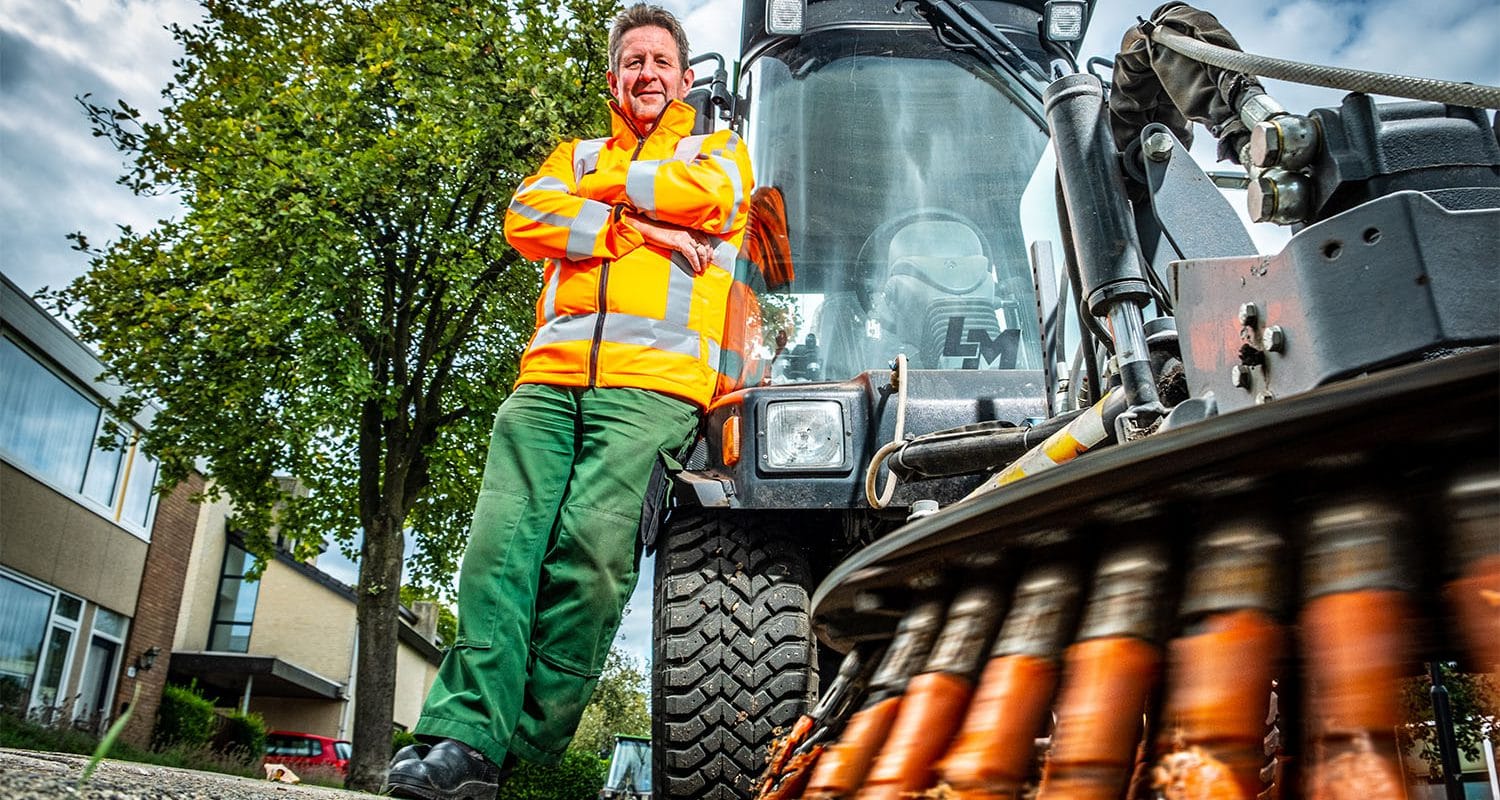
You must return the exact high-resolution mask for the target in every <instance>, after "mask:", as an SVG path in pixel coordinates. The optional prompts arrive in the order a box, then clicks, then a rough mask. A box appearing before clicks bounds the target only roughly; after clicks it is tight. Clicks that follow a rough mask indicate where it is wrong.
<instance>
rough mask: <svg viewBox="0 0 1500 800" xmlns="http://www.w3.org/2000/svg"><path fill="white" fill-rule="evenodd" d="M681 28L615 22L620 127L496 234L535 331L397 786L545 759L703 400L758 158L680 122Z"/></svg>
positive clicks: (481, 789) (537, 190) (549, 180)
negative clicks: (536, 289) (530, 304)
mask: <svg viewBox="0 0 1500 800" xmlns="http://www.w3.org/2000/svg"><path fill="white" fill-rule="evenodd" d="M687 56H688V45H687V37H686V35H685V34H684V33H683V31H682V27H681V25H680V24H678V22H677V20H676V19H675V18H674V17H673V16H672V15H671V14H670V13H668V12H667V11H665V10H663V9H661V8H659V7H656V6H647V5H637V6H633V7H631V8H628V9H626V10H625V11H624V12H622V13H621V14H620V16H619V17H618V18H616V20H615V23H614V26H613V27H612V29H611V31H610V37H609V72H608V74H607V77H608V81H609V90H610V94H611V96H612V97H613V102H612V103H611V104H610V110H611V114H612V133H611V135H610V136H609V137H607V138H604V139H594V140H589V141H577V140H574V141H569V142H565V143H563V144H562V145H560V146H559V147H558V148H557V149H556V150H555V151H553V153H552V155H551V156H549V157H548V158H547V160H546V161H545V162H544V163H543V164H542V166H541V169H540V170H539V171H538V172H537V174H536V175H533V176H531V177H529V178H527V179H526V180H524V181H523V182H522V184H521V188H520V189H519V190H518V191H517V192H516V195H515V198H514V200H512V202H511V205H510V209H509V211H508V212H507V214H506V218H505V232H506V238H507V239H508V240H509V241H510V243H511V244H512V245H513V246H514V247H515V248H516V249H517V250H519V251H520V252H521V253H522V254H523V255H525V256H527V257H528V258H534V259H545V260H546V269H545V272H544V280H543V289H542V295H541V297H540V298H539V299H538V301H537V329H536V332H535V334H534V335H533V337H532V340H531V343H530V345H529V346H528V347H527V349H526V352H525V354H524V355H523V356H522V358H521V374H520V379H519V380H518V382H517V384H518V385H517V386H516V389H515V391H514V392H512V394H511V395H510V396H509V397H508V398H507V399H506V401H505V403H504V404H503V405H502V406H501V408H500V411H499V413H498V414H497V415H496V417H495V426H494V431H493V435H492V437H491V441H490V451H489V460H488V463H487V464H486V466H485V474H484V483H483V486H482V488H481V491H480V495H479V501H478V504H477V505H476V506H475V509H474V521H473V526H472V528H471V530H470V538H469V544H468V547H467V549H466V550H465V552H464V558H463V565H462V567H461V568H460V571H459V588H458V637H457V641H456V642H455V644H454V647H453V649H452V650H451V651H450V652H449V653H448V655H447V657H446V658H445V659H444V661H443V664H442V667H441V668H440V669H439V671H438V676H437V680H436V682H435V683H434V684H433V687H432V691H431V693H430V694H429V695H428V697H427V701H426V704H425V705H424V707H423V710H422V716H421V719H420V720H419V721H418V722H417V726H416V733H417V735H418V736H419V737H422V738H423V739H424V740H426V741H436V742H437V743H436V744H432V745H428V744H422V745H414V746H412V747H408V748H403V749H402V751H401V752H399V753H397V754H396V757H395V758H394V759H393V760H392V762H391V769H390V773H389V778H388V783H389V790H390V793H391V794H393V795H396V796H399V797H416V798H424V799H425V800H431V799H432V798H446V797H476V798H477V797H485V798H489V797H493V796H494V795H495V792H496V789H497V787H498V785H499V783H500V782H501V781H502V780H503V779H504V775H505V774H507V773H508V772H509V767H510V766H511V765H512V764H513V763H514V761H515V760H516V758H517V757H520V758H524V759H527V760H530V761H538V762H542V763H555V762H556V761H557V760H558V759H559V758H560V757H561V756H562V753H563V750H564V749H565V748H566V747H567V744H568V741H569V740H570V739H571V738H572V735H573V732H574V730H575V729H576V728H577V725H578V719H579V716H580V715H581V714H582V713H583V708H584V705H585V704H586V703H587V702H588V699H589V696H590V695H591V694H592V693H593V690H594V685H595V683H596V682H597V680H598V676H599V672H600V669H601V668H602V666H603V664H604V659H605V656H606V655H607V654H608V652H609V648H610V644H611V641H612V640H613V638H614V635H615V631H616V630H617V629H618V627H619V623H620V615H621V613H622V611H623V609H624V606H625V602H626V600H627V599H628V598H629V597H630V593H631V591H632V589H633V588H634V586H635V582H636V575H637V570H638V567H639V563H640V554H641V547H640V543H639V537H638V532H639V530H640V526H641V524H642V522H643V520H642V516H643V512H642V504H643V499H644V497H645V495H646V492H647V490H648V483H650V476H651V473H652V468H653V467H654V466H655V465H656V463H657V461H658V459H659V457H660V454H662V453H672V452H679V451H681V450H682V449H684V448H685V447H686V446H687V444H689V443H690V442H691V441H692V437H693V434H694V432H695V430H696V428H697V424H698V415H699V413H700V411H701V410H702V409H703V407H704V406H706V405H707V404H708V402H709V400H710V399H711V398H712V394H713V391H714V386H715V383H716V380H717V378H718V372H717V368H718V357H719V350H720V347H721V344H720V343H721V337H722V331H723V328H724V314H725V298H726V296H727V294H728V292H729V288H730V285H731V283H732V282H733V277H732V269H733V263H734V255H735V252H736V250H737V248H738V246H739V245H740V242H741V239H742V237H743V232H744V226H745V220H746V218H747V216H748V210H749V206H748V195H749V191H750V189H751V188H752V185H753V180H752V177H751V173H750V165H749V157H748V153H747V152H746V148H745V146H744V145H743V144H742V143H741V142H740V140H739V138H738V137H737V136H736V135H734V134H733V133H731V132H729V131H721V132H718V133H714V134H710V135H708V136H691V135H690V134H691V132H692V127H693V121H694V112H693V109H692V108H691V107H690V106H688V105H687V104H685V103H683V102H682V98H683V97H684V96H685V95H686V94H687V91H688V89H689V88H690V87H691V86H692V82H693V73H692V70H690V69H688V68H687Z"/></svg>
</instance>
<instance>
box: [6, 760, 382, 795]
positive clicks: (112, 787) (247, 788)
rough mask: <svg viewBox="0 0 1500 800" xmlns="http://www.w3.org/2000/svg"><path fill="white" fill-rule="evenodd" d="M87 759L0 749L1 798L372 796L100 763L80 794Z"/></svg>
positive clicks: (124, 762)
mask: <svg viewBox="0 0 1500 800" xmlns="http://www.w3.org/2000/svg"><path fill="white" fill-rule="evenodd" d="M87 764H88V757H87V756H78V755H72V754H68V753H38V752H34V751H31V750H11V749H8V748H0V797H3V798H6V800H41V799H42V798H45V799H46V800H53V799H54V798H78V799H79V800H148V799H149V800H358V799H359V798H363V799H364V800H372V799H373V798H374V795H369V794H362V793H359V792H345V791H341V790H338V789H325V788H322V787H319V786H301V785H297V786H292V785H288V784H284V783H273V782H271V781H257V780H252V779H250V778H241V777H238V776H234V775H220V774H218V773H216V772H197V771H195V770H190V769H173V768H171V767H157V766H152V765H150V764H137V763H134V762H131V761H114V760H111V759H105V760H104V761H103V762H102V763H100V765H99V768H98V769H97V770H95V771H94V774H93V775H92V776H91V777H90V778H89V782H88V783H87V784H86V785H84V787H83V789H81V790H80V789H77V788H76V786H77V784H78V776H80V775H82V774H83V768H84V766H85V765H87Z"/></svg>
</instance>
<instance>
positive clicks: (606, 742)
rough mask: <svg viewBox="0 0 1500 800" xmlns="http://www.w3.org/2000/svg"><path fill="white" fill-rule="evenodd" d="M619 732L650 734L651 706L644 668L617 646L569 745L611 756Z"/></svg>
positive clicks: (610, 652)
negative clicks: (648, 700) (647, 694)
mask: <svg viewBox="0 0 1500 800" xmlns="http://www.w3.org/2000/svg"><path fill="white" fill-rule="evenodd" d="M618 733H624V734H629V735H632V736H650V735H651V708H650V703H648V702H647V699H646V673H645V670H644V669H643V668H642V667H641V664H640V662H638V661H636V660H635V659H634V658H631V657H630V656H628V655H626V654H625V653H622V652H620V650H619V649H618V648H615V649H612V650H610V651H609V656H608V657H607V658H606V659H605V661H604V669H603V670H601V671H600V673H599V684H598V687H597V688H596V689H595V690H594V696H593V698H592V699H590V700H589V704H588V705H587V706H586V707H584V709H583V718H582V719H581V720H580V721H579V723H578V732H577V733H576V734H574V736H573V742H572V744H570V745H568V749H570V750H582V751H584V752H586V753H592V754H593V755H596V756H605V757H608V755H609V754H610V753H611V752H612V751H613V750H614V747H615V734H618Z"/></svg>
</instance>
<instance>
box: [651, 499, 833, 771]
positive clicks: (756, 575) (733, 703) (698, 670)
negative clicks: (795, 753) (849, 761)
mask: <svg viewBox="0 0 1500 800" xmlns="http://www.w3.org/2000/svg"><path fill="white" fill-rule="evenodd" d="M752 519H754V520H761V519H767V520H768V521H769V519H771V518H763V517H752V516H750V515H748V514H745V513H743V512H742V513H738V514H736V513H723V512H718V513H715V512H704V511H693V512H688V513H683V512H682V511H680V510H679V511H678V512H677V513H676V514H675V515H674V517H673V519H672V520H670V521H669V522H668V523H667V524H665V525H664V526H663V530H662V532H661V535H660V536H659V537H658V543H657V553H656V603H655V607H654V610H655V616H654V631H653V633H654V636H653V637H652V638H653V640H654V642H653V653H654V664H653V665H652V670H651V675H652V678H651V704H652V713H651V729H652V730H651V734H652V746H651V752H652V755H653V759H652V760H653V769H654V778H655V780H654V781H653V786H654V787H655V791H656V796H657V797H663V798H673V799H674V800H675V799H677V798H682V799H684V800H686V799H688V798H691V799H692V800H741V799H742V798H749V797H750V787H751V784H752V783H753V781H754V780H755V779H756V777H758V776H759V775H760V772H761V770H762V768H764V766H765V757H766V748H767V747H768V746H769V745H770V743H771V740H772V739H773V738H774V737H775V736H776V734H777V733H780V732H783V731H786V730H788V729H790V728H791V726H792V723H794V722H796V720H797V717H798V716H799V715H800V714H801V713H802V712H803V711H804V710H805V709H806V708H807V704H808V702H809V701H810V699H811V697H812V695H813V694H814V693H815V692H816V689H817V685H816V680H817V679H816V674H817V673H816V672H815V671H814V670H813V669H812V667H813V665H814V664H815V663H816V662H815V660H814V659H815V658H816V655H815V653H816V648H815V647H814V645H813V640H812V625H811V621H810V617H809V614H808V584H809V583H810V582H811V579H810V572H809V569H808V563H807V556H806V554H805V553H804V552H802V551H801V550H800V549H798V548H797V547H796V546H795V545H794V544H793V543H792V541H791V540H790V539H789V538H787V537H786V536H784V535H782V534H781V533H780V532H776V531H769V532H768V531H767V530H766V528H771V527H780V526H769V525H765V526H760V529H758V530H751V525H750V524H749V523H750V521H751V520H752Z"/></svg>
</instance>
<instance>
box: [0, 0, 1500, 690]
mask: <svg viewBox="0 0 1500 800" xmlns="http://www.w3.org/2000/svg"><path fill="white" fill-rule="evenodd" d="M1159 1H1160V0H1099V2H1098V9H1097V10H1096V12H1095V16H1094V19H1093V23H1092V25H1091V26H1090V32H1089V36H1088V38H1087V39H1086V40H1085V42H1084V46H1083V54H1084V56H1085V57H1087V56H1090V55H1102V56H1106V57H1108V56H1112V55H1113V54H1114V51H1115V49H1116V47H1117V46H1118V45H1119V41H1120V36H1121V34H1122V33H1123V32H1124V30H1125V28H1126V27H1127V26H1128V25H1129V24H1130V23H1131V22H1133V21H1134V19H1135V17H1137V16H1146V15H1148V14H1150V12H1151V10H1152V9H1153V8H1154V7H1155V6H1156V5H1157V4H1158V2H1159ZM662 4H663V5H665V6H666V7H667V8H668V9H669V10H671V11H673V12H674V13H676V14H678V16H679V17H680V18H681V19H682V20H683V22H684V27H685V28H686V29H687V32H688V37H689V40H690V41H691V42H692V45H693V48H692V50H693V54H694V55H698V54H701V53H706V52H719V53H721V54H723V55H724V56H725V57H726V58H727V59H729V60H730V61H733V60H734V56H735V54H736V52H737V48H738V42H739V19H740V13H739V4H738V3H737V2H734V1H733V0H664V2H663V3H662ZM1198 5H1199V7H1201V8H1204V9H1207V10H1209V11H1212V12H1214V13H1215V14H1216V15H1217V16H1218V17H1219V19H1220V21H1221V22H1223V23H1224V25H1225V27H1227V28H1228V29H1229V30H1230V31H1231V32H1232V33H1233V34H1234V35H1235V37H1236V39H1238V41H1239V43H1240V45H1241V47H1242V48H1243V49H1245V50H1246V51H1249V52H1253V53H1259V54H1263V55H1269V56H1276V57H1280V58H1289V59H1296V60H1301V61H1310V62H1315V63H1322V64H1331V65H1337V66H1347V67H1354V68H1359V69H1368V70H1380V71H1386V72H1397V73H1402V74H1407V75H1417V76H1422V77H1429V78H1443V79H1449V80H1464V81H1473V82H1477V83H1484V84H1489V85H1500V59H1497V58H1495V55H1494V42H1495V31H1500V2H1497V1H1496V0H1286V1H1285V2H1270V3H1262V2H1245V0H1200V1H1199V2H1198ZM199 16H200V8H199V5H198V3H197V2H195V0H0V271H3V272H4V273H5V274H6V275H7V276H8V277H9V278H10V279H11V280H12V281H14V282H15V283H16V284H17V285H18V286H19V287H20V288H21V289H22V290H23V291H26V292H28V293H34V292H37V291H39V290H41V289H42V288H44V287H53V288H56V287H60V286H63V285H66V284H67V283H68V282H69V281H71V280H73V279H74V278H76V277H77V276H79V275H80V274H82V273H83V272H84V271H85V270H86V269H87V266H88V265H87V262H86V260H85V258H84V257H83V255H82V254H80V253H77V252H75V251H73V250H72V249H71V247H70V242H69V241H68V240H67V239H66V238H65V237H66V235H67V234H68V233H70V232H73V231H79V232H82V233H84V234H86V235H87V236H88V237H89V238H90V240H91V241H92V242H93V243H95V244H96V245H97V244H103V243H104V242H105V241H108V240H111V239H114V238H116V236H115V233H116V230H117V226H120V225H130V226H132V227H134V228H135V229H137V230H143V229H147V228H150V227H152V226H153V225H154V223H155V221H156V220H158V219H161V218H164V217H170V216H173V215H174V214H176V213H177V206H176V204H175V202H173V201H172V200H171V199H170V198H164V197H136V196H133V195H132V194H131V193H130V192H129V191H128V190H127V189H125V188H124V187H121V186H119V185H116V184H115V178H117V177H118V176H119V175H120V174H121V173H123V172H124V170H125V165H124V163H123V161H122V159H121V157H120V155H119V154H118V153H116V152H115V151H114V150H113V149H112V148H111V147H110V146H109V145H108V143H107V142H106V141H105V140H103V139H97V138H94V137H92V136H91V135H90V132H89V126H88V121H87V119H86V118H85V116H84V114H83V112H82V109H81V107H80V106H79V104H78V102H77V101H76V100H75V99H74V98H75V97H77V96H80V95H83V94H86V93H87V94H92V95H93V97H94V99H95V100H104V101H113V100H115V99H122V100H124V101H126V102H127V103H129V104H130V105H132V106H135V107H137V108H140V109H142V110H143V111H146V112H147V113H148V115H149V114H150V112H152V111H154V110H155V109H157V108H158V107H159V106H160V105H161V97H160V90H161V87H162V86H164V85H165V84H166V83H167V81H168V80H169V79H170V78H171V74H172V71H173V69H172V60H173V59H174V58H177V57H179V56H180V55H181V51H180V48H178V47H177V46H176V45H175V43H174V42H173V41H172V38H171V36H170V35H169V34H168V33H167V32H166V30H165V26H167V25H168V24H170V23H173V22H177V23H183V24H187V23H191V22H193V21H195V20H197V19H198V18H199ZM1266 83H1267V89H1268V90H1269V91H1270V92H1271V94H1272V95H1273V96H1275V97H1276V98H1277V99H1278V100H1279V101H1280V102H1281V103H1282V105H1284V106H1285V107H1287V108H1288V109H1290V110H1293V111H1305V110H1307V109H1310V108H1313V107H1315V106H1319V105H1332V104H1336V103H1337V102H1338V98H1339V96H1340V93H1338V92H1335V91H1332V90H1326V89H1315V88H1310V87H1301V86H1295V85H1291V84H1285V83H1280V82H1276V81H1268V82H1266ZM601 101H602V98H601ZM1198 138H1199V144H1198V145H1196V146H1195V148H1194V150H1195V154H1201V153H1203V152H1207V151H1208V149H1209V147H1210V145H1209V142H1210V137H1208V136H1207V135H1200V136H1199V137H1198ZM650 588H651V575H650V572H649V568H648V569H645V570H643V573H642V577H641V584H640V587H639V588H638V590H637V592H636V595H635V597H634V598H633V599H632V611H631V612H630V613H628V614H627V616H626V618H625V621H624V624H623V626H622V629H621V631H622V637H623V638H622V642H623V644H624V646H625V648H626V649H627V650H628V651H629V652H631V653H633V654H634V655H636V656H637V657H638V658H641V659H642V660H643V661H644V660H645V659H646V658H647V657H648V654H649V651H650V629H651V614H650V612H649V608H650V597H651V595H650Z"/></svg>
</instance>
